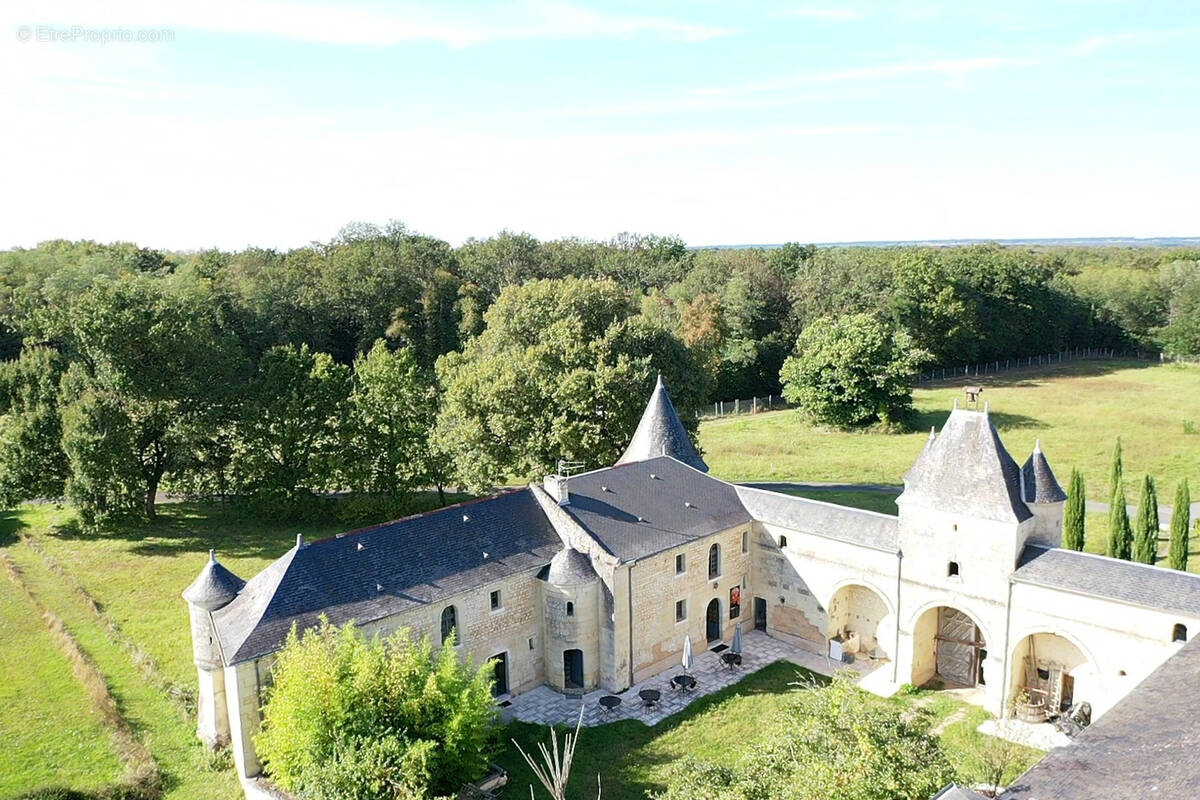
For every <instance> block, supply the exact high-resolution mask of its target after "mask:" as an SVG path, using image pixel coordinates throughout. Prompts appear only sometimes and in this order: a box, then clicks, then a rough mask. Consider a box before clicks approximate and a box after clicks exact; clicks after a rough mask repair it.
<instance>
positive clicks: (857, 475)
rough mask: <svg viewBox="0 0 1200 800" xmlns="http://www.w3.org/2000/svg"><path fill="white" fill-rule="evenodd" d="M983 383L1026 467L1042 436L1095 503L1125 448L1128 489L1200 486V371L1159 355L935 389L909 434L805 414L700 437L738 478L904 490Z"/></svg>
mask: <svg viewBox="0 0 1200 800" xmlns="http://www.w3.org/2000/svg"><path fill="white" fill-rule="evenodd" d="M967 382H969V383H973V384H982V385H983V387H984V392H983V397H982V400H984V401H986V402H987V404H988V407H989V413H990V415H991V418H992V422H993V423H994V424H995V425H996V428H997V430H999V431H1000V438H1001V439H1002V440H1003V442H1004V445H1005V447H1007V448H1008V450H1009V452H1010V453H1011V454H1012V456H1013V458H1015V459H1016V460H1017V462H1018V463H1024V461H1025V459H1026V458H1027V457H1028V456H1029V453H1030V452H1031V451H1032V450H1033V445H1034V442H1035V441H1036V440H1038V439H1041V441H1042V449H1043V450H1044V451H1045V453H1046V457H1047V458H1048V459H1049V460H1050V464H1051V466H1052V467H1053V468H1054V470H1055V473H1056V474H1057V475H1058V478H1059V481H1060V482H1061V483H1062V484H1063V485H1064V486H1066V483H1067V479H1068V478H1069V477H1070V474H1071V468H1072V467H1078V468H1079V469H1080V471H1081V472H1082V473H1083V476H1084V480H1085V481H1086V484H1087V495H1088V498H1089V499H1091V500H1100V501H1105V502H1107V500H1108V498H1109V487H1108V476H1109V466H1110V464H1111V459H1112V451H1113V446H1114V445H1115V444H1116V439H1117V437H1118V436H1120V437H1121V446H1122V450H1123V454H1124V463H1125V477H1126V480H1127V485H1126V493H1127V494H1128V495H1129V500H1130V502H1133V501H1135V500H1136V499H1137V494H1136V487H1137V484H1136V483H1135V479H1140V478H1141V476H1142V474H1143V473H1149V474H1151V475H1153V476H1154V477H1155V479H1156V480H1157V481H1158V485H1159V487H1160V488H1159V492H1160V498H1159V499H1160V501H1161V502H1164V503H1169V502H1170V498H1171V497H1172V496H1173V492H1174V487H1175V484H1176V483H1177V482H1178V481H1179V480H1180V479H1181V478H1184V477H1187V478H1189V479H1190V481H1191V482H1192V484H1193V485H1200V368H1197V367H1191V366H1182V365H1175V366H1158V365H1157V364H1154V363H1153V362H1148V361H1129V362H1096V361H1082V362H1074V363H1067V364H1063V365H1060V366H1055V367H1047V368H1038V367H1035V368H1032V369H1027V370H1014V371H1012V372H1010V373H1006V374H1003V375H989V376H985V377H981V378H978V379H974V378H973V379H971V380H970V381H964V380H962V379H959V380H958V381H954V382H949V383H945V384H935V385H929V386H923V387H920V388H918V389H916V390H915V391H914V392H913V404H914V406H915V412H916V413H915V419H914V422H913V426H912V428H913V429H912V431H911V432H908V433H881V432H872V431H868V432H847V431H839V430H830V429H826V428H821V427H819V426H814V425H810V424H808V423H807V422H806V421H805V420H804V418H803V416H802V415H801V413H800V412H799V411H796V410H786V411H770V412H764V413H760V414H753V415H745V416H740V417H723V418H720V419H714V420H708V421H705V422H704V423H703V424H702V425H701V426H700V444H701V446H702V447H703V450H704V458H705V460H706V461H707V462H708V464H709V467H710V468H711V471H712V474H713V475H716V476H717V477H720V478H724V479H726V480H730V481H754V480H761V481H813V482H833V483H878V484H890V485H895V486H898V485H900V484H901V483H902V481H903V475H904V472H905V470H907V469H908V468H909V467H910V466H911V465H912V462H913V460H914V459H916V457H917V454H918V453H920V451H921V448H922V447H923V446H924V445H925V441H926V439H927V437H928V436H929V430H930V428H931V427H937V428H940V427H941V426H942V425H943V424H944V423H945V421H946V417H947V416H948V415H949V413H950V409H951V407H952V404H953V403H954V401H955V400H957V401H958V402H959V403H962V402H963V400H964V397H963V391H962V386H963V384H964V383H967Z"/></svg>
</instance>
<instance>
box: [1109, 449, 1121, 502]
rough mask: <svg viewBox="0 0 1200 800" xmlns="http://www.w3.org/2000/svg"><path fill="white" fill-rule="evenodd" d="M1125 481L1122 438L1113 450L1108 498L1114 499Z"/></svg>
mask: <svg viewBox="0 0 1200 800" xmlns="http://www.w3.org/2000/svg"><path fill="white" fill-rule="evenodd" d="M1124 479H1125V467H1124V465H1123V464H1122V463H1121V437H1120V436H1118V437H1117V446H1116V447H1114V448H1113V460H1112V473H1111V474H1110V475H1109V478H1108V496H1109V497H1112V496H1113V493H1114V492H1116V491H1117V487H1118V486H1121V484H1122V483H1123V482H1124Z"/></svg>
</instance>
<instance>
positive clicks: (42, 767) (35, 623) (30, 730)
mask: <svg viewBox="0 0 1200 800" xmlns="http://www.w3.org/2000/svg"><path fill="white" fill-rule="evenodd" d="M0 733H2V735H3V740H4V742H3V745H2V746H0V797H11V796H13V795H15V794H17V793H19V792H23V791H26V790H28V789H31V788H33V787H35V786H44V785H49V784H53V785H56V786H64V787H69V788H71V789H75V790H80V791H88V790H93V789H97V788H99V787H101V786H104V785H106V784H109V783H111V782H112V781H113V780H115V779H116V778H117V777H118V776H119V775H120V774H121V772H122V770H121V765H120V763H119V762H118V761H117V755H116V752H115V751H114V750H113V747H112V744H111V740H110V739H109V736H108V732H107V730H106V729H105V727H104V725H103V724H102V723H101V720H100V716H99V715H98V714H97V713H96V712H95V711H93V709H92V706H91V701H90V700H89V699H88V696H87V695H86V694H85V693H84V690H83V687H82V686H81V685H80V684H79V683H78V682H77V681H76V680H75V676H74V674H73V673H72V672H71V666H70V665H69V664H68V663H67V660H66V658H65V657H64V656H63V655H62V653H61V652H60V651H59V650H58V648H57V646H56V645H55V643H54V641H53V640H52V639H51V638H50V634H49V632H48V631H47V630H46V628H45V626H44V625H43V624H42V620H41V618H40V617H38V616H36V615H35V613H34V611H33V607H32V606H31V605H30V604H29V601H28V600H26V598H25V597H24V595H22V594H21V591H20V590H19V589H18V588H17V586H16V584H14V583H13V582H12V581H11V580H10V579H9V577H8V575H7V574H4V572H3V570H0Z"/></svg>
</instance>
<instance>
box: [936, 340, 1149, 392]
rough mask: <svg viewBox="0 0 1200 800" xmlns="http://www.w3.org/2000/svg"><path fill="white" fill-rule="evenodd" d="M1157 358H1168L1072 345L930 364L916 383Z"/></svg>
mask: <svg viewBox="0 0 1200 800" xmlns="http://www.w3.org/2000/svg"><path fill="white" fill-rule="evenodd" d="M1154 358H1157V359H1159V360H1162V359H1164V358H1170V357H1169V356H1163V355H1161V354H1155V353H1142V352H1139V351H1136V350H1115V349H1113V348H1111V347H1076V348H1072V349H1070V350H1063V351H1061V352H1058V353H1044V354H1042V355H1037V356H1022V357H1021V358H1002V359H998V360H996V361H985V362H983V363H980V364H966V365H963V366H947V367H934V368H933V369H930V370H922V371H921V373H920V374H919V375H918V376H917V378H916V381H915V382H916V383H918V384H921V383H931V382H933V381H942V380H952V379H954V378H975V377H982V376H984V375H995V374H997V373H1000V372H1008V371H1010V370H1014V369H1028V368H1030V367H1037V366H1046V365H1049V364H1063V363H1066V362H1068V361H1133V360H1138V361H1145V360H1147V359H1154Z"/></svg>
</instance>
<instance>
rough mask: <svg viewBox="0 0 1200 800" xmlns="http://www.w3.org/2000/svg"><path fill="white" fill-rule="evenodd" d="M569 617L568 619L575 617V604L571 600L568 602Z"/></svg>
mask: <svg viewBox="0 0 1200 800" xmlns="http://www.w3.org/2000/svg"><path fill="white" fill-rule="evenodd" d="M567 616H568V617H573V616H575V604H574V603H572V602H571V601H570V600H568V601H567Z"/></svg>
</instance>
